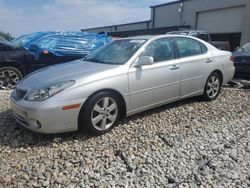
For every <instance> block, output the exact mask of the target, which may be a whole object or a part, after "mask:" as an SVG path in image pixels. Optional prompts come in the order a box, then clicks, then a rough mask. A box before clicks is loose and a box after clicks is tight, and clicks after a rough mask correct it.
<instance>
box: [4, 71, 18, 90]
mask: <svg viewBox="0 0 250 188" xmlns="http://www.w3.org/2000/svg"><path fill="white" fill-rule="evenodd" d="M22 78H23V74H22V73H21V71H20V70H18V69H17V68H15V67H0V89H4V90H9V89H14V88H15V87H16V85H17V84H18V82H19V81H20V80H21V79H22Z"/></svg>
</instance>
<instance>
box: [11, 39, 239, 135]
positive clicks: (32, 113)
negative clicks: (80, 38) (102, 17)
mask: <svg viewBox="0 0 250 188" xmlns="http://www.w3.org/2000/svg"><path fill="white" fill-rule="evenodd" d="M234 71H235V68H234V64H233V58H231V53H229V52H225V51H220V50H218V49H216V48H215V47H213V46H212V45H210V44H208V43H206V42H204V41H202V40H199V39H196V38H192V37H185V36H178V35H171V36H170V35H163V36H140V37H133V38H125V39H120V40H116V41H113V42H111V43H110V44H108V45H105V46H104V47H102V48H100V49H99V50H97V51H96V52H94V53H93V54H91V55H89V56H87V57H86V58H85V59H82V60H77V61H73V62H70V63H65V64H60V65H55V66H51V67H47V68H45V69H42V70H40V71H37V72H35V73H32V74H30V75H28V76H27V77H26V78H24V79H23V80H22V81H21V82H20V83H19V84H18V85H17V87H16V89H15V90H13V92H12V94H11V103H12V107H13V112H14V117H15V119H16V120H17V122H18V123H19V124H21V125H22V126H24V127H26V128H28V129H30V130H33V131H36V132H41V133H59V132H67V131H76V130H81V129H83V130H88V131H92V132H94V133H97V134H102V133H105V132H108V131H110V130H111V129H112V128H113V127H114V126H115V125H116V124H117V123H118V121H119V119H120V118H123V117H126V116H130V115H132V114H135V113H138V112H142V111H145V110H148V109H151V108H154V107H157V106H161V105H164V104H167V103H170V102H174V101H177V100H181V99H185V98H189V97H194V96H199V95H202V96H203V98H204V99H205V100H214V99H215V98H216V97H217V96H218V94H219V92H220V87H221V86H222V85H223V84H225V83H227V82H228V81H229V80H230V79H232V78H233V75H234Z"/></svg>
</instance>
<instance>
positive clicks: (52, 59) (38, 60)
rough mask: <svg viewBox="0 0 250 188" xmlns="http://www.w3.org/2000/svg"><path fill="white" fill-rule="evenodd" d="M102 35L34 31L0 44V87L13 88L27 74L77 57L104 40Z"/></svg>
mask: <svg viewBox="0 0 250 188" xmlns="http://www.w3.org/2000/svg"><path fill="white" fill-rule="evenodd" d="M110 40H111V39H110V38H109V37H107V35H105V34H102V35H100V34H95V33H86V32H37V33H32V34H28V35H23V36H21V37H18V38H16V39H14V40H12V41H10V42H7V41H5V42H1V43H0V88H1V89H13V88H14V87H15V86H16V84H17V83H18V82H19V81H20V80H21V79H22V78H23V77H24V76H26V75H27V74H29V73H31V72H33V71H35V70H38V69H41V68H44V67H46V66H50V65H55V64H58V63H64V62H67V61H73V60H76V59H80V58H83V57H85V56H86V55H88V54H89V53H91V52H93V51H95V50H96V49H97V48H99V47H101V46H103V45H104V44H106V43H108V42H109V41H110Z"/></svg>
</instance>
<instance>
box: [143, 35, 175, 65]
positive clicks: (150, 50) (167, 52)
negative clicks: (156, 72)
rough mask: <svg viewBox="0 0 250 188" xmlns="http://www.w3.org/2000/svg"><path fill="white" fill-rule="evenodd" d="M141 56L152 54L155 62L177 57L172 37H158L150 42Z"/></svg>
mask: <svg viewBox="0 0 250 188" xmlns="http://www.w3.org/2000/svg"><path fill="white" fill-rule="evenodd" d="M141 56H151V57H153V58H154V62H161V61H167V60H171V59H174V58H175V55H174V50H173V46H172V40H171V39H166V38H165V39H158V40H155V41H153V42H152V43H150V44H149V45H148V46H147V48H146V49H145V50H144V52H143V53H142V54H141Z"/></svg>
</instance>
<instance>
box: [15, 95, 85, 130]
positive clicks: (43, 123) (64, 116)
mask: <svg viewBox="0 0 250 188" xmlns="http://www.w3.org/2000/svg"><path fill="white" fill-rule="evenodd" d="M84 101H85V100H84ZM84 101H83V100H75V101H70V103H69V102H60V103H55V104H54V105H53V106H49V105H48V107H45V106H44V105H42V106H40V105H37V107H34V104H35V103H36V102H29V101H24V100H22V101H15V100H14V99H13V98H12V97H11V108H12V112H13V116H14V118H15V119H16V121H17V122H18V123H19V124H20V125H22V126H23V127H25V128H27V129H30V130H32V131H35V132H39V133H45V134H50V133H62V132H70V131H76V130H78V115H79V112H80V108H81V107H80V108H76V109H71V110H62V108H63V106H67V105H70V104H73V103H75V104H76V103H81V104H83V102H84ZM30 103H33V104H32V105H30ZM30 106H32V107H30Z"/></svg>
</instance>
